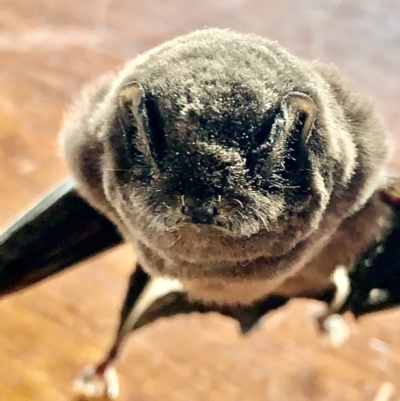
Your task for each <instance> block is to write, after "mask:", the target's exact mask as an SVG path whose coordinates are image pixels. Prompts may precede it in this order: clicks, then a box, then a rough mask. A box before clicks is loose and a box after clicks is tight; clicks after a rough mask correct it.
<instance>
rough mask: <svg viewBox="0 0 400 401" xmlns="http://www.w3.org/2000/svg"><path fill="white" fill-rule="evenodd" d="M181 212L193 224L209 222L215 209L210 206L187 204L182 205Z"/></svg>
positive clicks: (211, 220)
mask: <svg viewBox="0 0 400 401" xmlns="http://www.w3.org/2000/svg"><path fill="white" fill-rule="evenodd" d="M182 212H183V214H185V215H186V216H188V217H190V218H191V219H192V221H193V223H195V224H211V223H212V222H213V220H214V217H215V215H216V214H217V209H216V208H215V207H212V206H188V205H185V206H183V207H182Z"/></svg>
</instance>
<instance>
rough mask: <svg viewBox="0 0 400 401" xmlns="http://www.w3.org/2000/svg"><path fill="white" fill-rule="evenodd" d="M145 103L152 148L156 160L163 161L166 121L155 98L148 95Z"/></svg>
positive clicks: (157, 161)
mask: <svg viewBox="0 0 400 401" xmlns="http://www.w3.org/2000/svg"><path fill="white" fill-rule="evenodd" d="M145 104H146V110H147V117H148V128H149V136H150V141H149V142H150V150H151V153H152V156H153V158H154V160H155V162H156V163H161V162H162V161H163V160H164V157H165V146H166V138H165V131H164V121H163V118H162V116H161V114H160V110H159V109H158V106H157V103H156V102H155V101H154V99H152V98H151V97H147V98H146V103H145Z"/></svg>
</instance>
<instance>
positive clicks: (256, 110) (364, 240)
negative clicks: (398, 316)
mask: <svg viewBox="0 0 400 401" xmlns="http://www.w3.org/2000/svg"><path fill="white" fill-rule="evenodd" d="M232 66H234V68H233V67H232ZM60 138H61V144H62V149H63V152H64V155H65V159H66V161H67V164H68V166H69V168H70V171H71V178H70V179H68V180H67V181H66V182H64V183H63V184H62V185H61V186H60V187H58V188H57V189H55V190H53V191H52V192H51V193H50V194H49V195H48V196H47V197H45V199H44V200H43V201H42V202H39V204H38V205H37V206H36V207H34V208H33V209H31V210H30V211H28V212H27V213H26V214H25V215H23V216H22V217H21V218H20V219H19V220H17V222H16V223H15V224H14V225H13V226H11V227H10V228H9V229H8V230H6V232H5V234H3V236H2V237H1V239H0V258H1V259H0V282H1V284H0V293H1V294H7V293H10V292H13V291H16V290H18V289H21V288H25V287H26V286H28V285H31V284H34V283H35V282H37V281H40V280H42V279H44V278H45V277H48V276H50V275H52V274H55V273H57V272H59V271H62V270H63V269H66V268H69V267H70V266H72V265H75V264H76V263H77V262H78V261H80V260H83V259H85V258H87V257H90V256H91V255H93V254H96V253H98V252H101V251H102V250H105V249H107V248H110V247H113V246H116V245H118V244H119V243H121V242H122V241H127V242H129V243H132V245H133V247H134V249H135V251H136V253H137V256H138V264H137V266H136V267H135V269H134V271H133V273H132V275H131V277H130V280H129V283H128V289H127V293H126V297H125V300H124V303H123V306H122V309H121V314H120V324H119V327H118V330H117V332H116V335H115V338H114V341H113V342H112V344H111V346H110V350H109V352H108V353H107V354H106V355H105V357H104V359H103V360H102V361H100V362H99V363H98V364H97V365H96V366H89V367H87V368H85V370H84V371H83V373H82V375H81V376H80V377H79V378H78V380H77V381H76V383H75V385H76V389H77V391H79V392H82V393H84V394H85V395H89V396H90V395H98V394H107V395H108V396H109V397H110V398H113V397H116V395H117V394H118V383H117V380H116V375H115V372H114V371H113V369H112V367H111V365H112V362H113V361H114V360H115V359H116V358H117V356H118V354H119V352H120V350H121V347H122V345H123V343H124V341H125V340H126V338H127V336H128V334H129V333H131V332H132V331H133V330H135V329H137V328H139V327H142V326H143V325H145V324H149V323H151V322H152V321H154V320H155V319H157V318H159V317H161V316H171V315H174V314H176V313H190V312H193V311H199V312H204V313H206V312H209V311H217V312H219V313H221V314H223V315H226V316H230V317H232V318H234V319H236V320H237V321H238V322H239V324H240V327H241V329H242V332H244V333H246V332H248V331H249V330H251V328H252V327H254V326H255V325H256V324H257V322H258V321H259V319H260V318H261V317H262V316H264V315H265V314H266V313H268V312H269V311H270V310H272V309H276V308H279V307H281V306H282V305H284V304H285V303H286V302H287V301H288V300H289V299H291V298H296V297H303V298H313V299H318V300H321V301H324V302H326V303H327V304H328V307H327V310H326V313H325V314H324V315H323V316H320V318H319V324H320V326H321V328H323V329H324V328H325V329H326V328H327V327H329V325H328V324H327V323H328V322H329V321H330V319H331V318H332V317H333V316H338V315H340V314H342V313H344V312H345V311H352V312H353V313H354V314H355V315H356V316H361V315H363V314H365V313H371V312H374V311H377V310H382V309H385V308H390V307H395V306H396V305H397V304H398V298H399V296H398V295H397V293H398V292H399V291H398V289H399V286H398V285H397V282H398V281H397V280H398V275H399V271H400V270H399V266H398V264H399V263H398V259H399V258H398V254H397V252H398V251H397V249H396V245H395V244H396V243H397V242H398V238H399V231H398V230H399V228H398V224H399V221H400V220H399V215H398V213H399V203H400V202H399V199H400V186H399V182H400V181H399V180H398V179H396V178H390V177H386V175H385V172H384V165H385V163H386V161H387V157H388V138H387V133H386V132H385V131H384V129H383V128H382V126H381V123H380V121H379V119H378V118H377V117H376V113H375V112H374V109H373V105H372V103H371V102H370V101H369V100H367V99H365V98H364V97H363V96H360V95H358V94H357V93H356V92H355V91H354V90H353V89H352V88H351V86H350V85H349V84H348V83H347V82H346V81H345V80H344V79H343V78H341V77H340V76H339V74H338V72H337V71H336V70H335V69H334V68H333V67H331V66H327V65H323V64H319V63H314V62H313V63H310V62H307V61H304V60H301V59H299V58H297V57H295V56H293V55H291V54H289V53H288V52H287V51H286V50H284V49H283V48H282V47H281V46H279V45H278V44H277V43H275V42H271V41H268V40H266V39H264V38H260V37H258V36H255V35H244V34H239V33H235V32H232V31H229V30H219V29H207V30H201V31H196V32H193V33H191V34H188V35H185V36H181V37H178V38H176V39H173V40H171V41H169V42H166V43H164V44H162V45H160V46H158V47H156V48H155V49H153V50H151V51H149V52H147V53H145V54H143V55H140V56H138V57H137V58H136V59H134V60H132V61H130V62H128V63H127V64H125V65H124V66H123V67H122V68H121V69H119V70H118V71H114V72H110V73H109V74H106V75H104V76H102V77H100V78H99V79H98V80H96V81H95V82H94V83H92V84H90V85H88V86H87V87H86V88H85V89H84V90H83V92H82V93H81V95H80V96H79V97H78V99H77V100H76V102H75V103H74V104H73V105H72V106H71V107H70V109H69V111H68V113H67V116H66V118H65V121H64V124H63V127H62V129H61V133H60ZM61 209H62V212H61V213H59V214H58V213H55V211H58V210H61ZM74 214H76V216H79V218H75V219H73V218H72V215H74ZM55 215H57V217H56V218H54V216H55ZM37 227H46V230H42V229H41V230H37V229H35V228H37ZM38 232H40V234H37V233H38ZM28 254H29V255H36V257H35V260H36V262H35V264H34V265H33V266H29V267H23V264H22V263H21V261H22V260H23V258H24V257H26V255H28ZM3 277H4V285H3Z"/></svg>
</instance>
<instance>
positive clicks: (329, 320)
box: [317, 314, 350, 347]
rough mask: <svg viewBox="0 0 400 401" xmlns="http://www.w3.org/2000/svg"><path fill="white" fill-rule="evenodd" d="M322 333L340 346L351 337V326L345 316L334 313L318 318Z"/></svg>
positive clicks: (335, 345)
mask: <svg viewBox="0 0 400 401" xmlns="http://www.w3.org/2000/svg"><path fill="white" fill-rule="evenodd" d="M317 322H318V326H319V328H320V331H321V333H322V334H323V335H324V336H325V338H326V339H327V340H328V343H329V344H330V345H331V346H334V347H340V346H341V345H343V344H344V343H345V342H346V341H347V340H348V339H349V337H350V327H349V325H348V324H347V322H346V321H345V320H344V318H343V316H341V315H338V314H332V315H329V316H327V317H324V318H319V319H318V318H317Z"/></svg>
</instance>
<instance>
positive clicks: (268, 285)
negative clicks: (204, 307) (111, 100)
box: [180, 278, 279, 305]
mask: <svg viewBox="0 0 400 401" xmlns="http://www.w3.org/2000/svg"><path fill="white" fill-rule="evenodd" d="M180 281H181V283H182V286H183V289H184V290H185V291H186V292H187V294H188V296H189V297H190V298H192V299H194V300H196V301H201V302H204V303H208V304H217V305H238V304H240V305H249V304H252V303H254V302H256V301H258V300H259V299H261V298H264V297H265V296H266V295H267V294H269V293H271V291H273V289H274V288H275V287H276V286H277V285H278V284H279V280H278V279H269V280H267V279H255V280H241V281H238V280H232V281H231V280H226V279H225V280H221V279H212V278H207V279H199V280H196V279H194V280H185V279H183V280H180Z"/></svg>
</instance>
